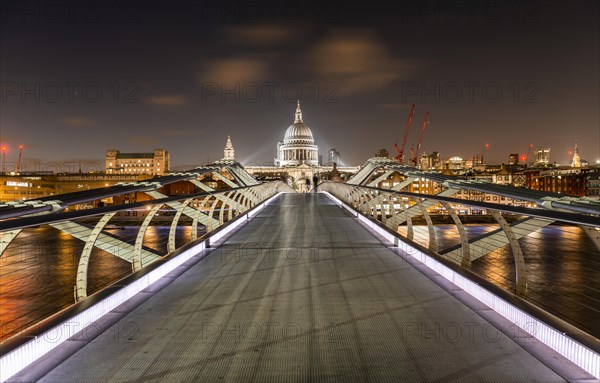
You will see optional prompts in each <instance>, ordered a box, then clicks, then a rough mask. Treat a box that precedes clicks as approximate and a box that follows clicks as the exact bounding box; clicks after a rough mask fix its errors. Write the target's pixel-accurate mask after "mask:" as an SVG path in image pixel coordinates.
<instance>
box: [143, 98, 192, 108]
mask: <svg viewBox="0 0 600 383" xmlns="http://www.w3.org/2000/svg"><path fill="white" fill-rule="evenodd" d="M145 102H146V103H148V104H151V105H157V106H167V107H169V106H183V105H186V104H187V103H188V99H187V98H186V97H183V96H155V97H149V98H147V99H146V100H145Z"/></svg>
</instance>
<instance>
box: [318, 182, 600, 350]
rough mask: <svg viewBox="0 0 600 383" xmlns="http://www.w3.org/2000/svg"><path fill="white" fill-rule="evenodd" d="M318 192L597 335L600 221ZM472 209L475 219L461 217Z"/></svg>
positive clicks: (334, 188)
mask: <svg viewBox="0 0 600 383" xmlns="http://www.w3.org/2000/svg"><path fill="white" fill-rule="evenodd" d="M319 189H320V190H323V191H327V192H329V193H331V194H332V195H333V196H335V197H336V198H338V199H339V200H341V201H343V202H344V203H346V204H347V205H350V206H352V207H353V208H354V209H356V210H357V211H358V212H360V213H362V214H363V215H364V216H367V217H368V218H370V219H371V220H373V221H376V222H378V224H379V225H381V226H385V227H386V228H387V230H391V231H393V232H395V233H396V234H397V235H398V236H399V237H400V238H402V239H403V240H404V241H406V242H407V243H410V244H413V245H414V244H416V245H417V246H418V247H420V248H422V249H424V250H425V251H426V252H427V253H429V254H431V255H432V256H434V257H436V258H437V259H441V260H444V261H445V262H451V263H452V264H454V265H455V266H457V267H460V268H462V269H465V270H468V271H469V273H474V274H475V275H478V276H479V277H481V278H483V279H484V280H486V281H489V282H490V283H492V284H494V285H496V286H498V287H500V288H502V289H504V290H506V291H509V292H511V293H513V294H514V295H516V296H518V297H520V298H521V299H524V300H527V301H529V302H532V303H534V304H535V305H536V306H538V307H541V308H543V309H544V310H546V311H548V312H550V313H551V314H553V315H556V316H557V317H559V318H561V319H562V320H565V321H566V322H569V323H571V324H573V325H574V326H576V327H578V328H580V329H582V330H583V331H584V332H587V333H589V334H591V335H592V336H594V337H596V338H600V329H599V328H598V326H597V323H599V322H600V306H599V304H600V275H599V272H598V270H599V267H598V266H599V265H600V219H599V217H598V216H597V215H589V214H580V213H573V212H565V211H557V210H547V209H538V208H526V207H519V206H510V205H501V204H494V203H487V202H481V201H469V200H464V199H459V198H452V197H448V196H447V195H453V194H454V193H455V192H456V190H454V191H452V193H446V194H445V193H444V192H442V193H440V194H437V195H427V194H417V193H410V192H402V191H392V190H387V189H380V188H374V187H368V186H358V185H350V184H344V183H335V182H325V183H323V184H321V185H319ZM473 211H476V212H478V214H476V215H473V214H470V215H467V214H465V213H467V212H470V213H472V212H473Z"/></svg>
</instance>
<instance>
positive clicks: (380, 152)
mask: <svg viewBox="0 0 600 383" xmlns="http://www.w3.org/2000/svg"><path fill="white" fill-rule="evenodd" d="M375 157H380V158H390V153H389V152H388V151H387V150H386V149H384V148H382V149H379V150H378V151H376V152H375Z"/></svg>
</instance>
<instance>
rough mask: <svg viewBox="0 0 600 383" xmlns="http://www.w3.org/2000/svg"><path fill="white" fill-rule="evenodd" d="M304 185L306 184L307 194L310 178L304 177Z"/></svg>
mask: <svg viewBox="0 0 600 383" xmlns="http://www.w3.org/2000/svg"><path fill="white" fill-rule="evenodd" d="M305 183H306V192H305V193H308V191H309V190H310V178H308V177H306V182H305Z"/></svg>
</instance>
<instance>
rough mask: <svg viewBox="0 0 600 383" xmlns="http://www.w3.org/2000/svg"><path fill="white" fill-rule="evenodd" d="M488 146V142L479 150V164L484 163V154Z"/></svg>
mask: <svg viewBox="0 0 600 383" xmlns="http://www.w3.org/2000/svg"><path fill="white" fill-rule="evenodd" d="M489 148H490V144H485V145H484V146H483V150H482V151H481V164H485V160H484V154H485V152H487V151H488V150H489Z"/></svg>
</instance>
